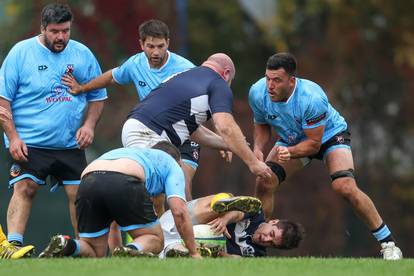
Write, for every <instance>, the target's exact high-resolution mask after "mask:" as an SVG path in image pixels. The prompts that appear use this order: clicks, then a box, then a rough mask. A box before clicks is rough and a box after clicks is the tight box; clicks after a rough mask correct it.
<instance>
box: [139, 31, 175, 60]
mask: <svg viewBox="0 0 414 276" xmlns="http://www.w3.org/2000/svg"><path fill="white" fill-rule="evenodd" d="M139 42H140V44H141V49H142V50H143V51H144V53H145V55H146V56H147V58H148V62H149V64H150V67H151V68H160V67H161V66H163V65H164V64H165V62H166V61H167V50H168V44H169V39H167V40H166V39H165V38H157V37H152V36H148V37H147V38H146V39H145V40H144V41H142V40H140V41H139Z"/></svg>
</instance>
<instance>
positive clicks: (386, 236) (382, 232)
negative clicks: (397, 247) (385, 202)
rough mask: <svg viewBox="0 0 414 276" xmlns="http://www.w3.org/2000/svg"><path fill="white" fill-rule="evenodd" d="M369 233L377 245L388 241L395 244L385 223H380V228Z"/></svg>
mask: <svg viewBox="0 0 414 276" xmlns="http://www.w3.org/2000/svg"><path fill="white" fill-rule="evenodd" d="M371 232H372V235H374V237H375V238H376V239H377V241H378V242H379V243H383V242H390V241H392V242H395V240H394V237H393V236H392V234H391V231H390V229H388V226H387V225H386V224H385V223H382V224H381V225H380V227H378V228H377V229H375V230H372V231H371Z"/></svg>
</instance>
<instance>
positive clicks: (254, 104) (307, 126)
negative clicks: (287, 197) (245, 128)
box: [249, 53, 402, 260]
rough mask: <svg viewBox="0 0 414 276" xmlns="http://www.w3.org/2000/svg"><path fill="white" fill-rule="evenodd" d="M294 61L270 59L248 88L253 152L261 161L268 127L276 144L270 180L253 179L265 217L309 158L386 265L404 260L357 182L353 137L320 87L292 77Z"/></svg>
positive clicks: (290, 58) (287, 56) (278, 57)
mask: <svg viewBox="0 0 414 276" xmlns="http://www.w3.org/2000/svg"><path fill="white" fill-rule="evenodd" d="M295 72H296V59H295V57H294V56H293V55H291V54H289V53H279V54H275V55H273V56H271V57H270V58H269V59H268V61H267V65H266V73H265V77H264V78H262V79H260V80H259V81H258V82H256V83H255V84H253V85H252V87H251V89H250V93H249V104H250V107H251V109H252V110H253V114H254V153H255V155H256V156H257V158H259V159H260V160H264V148H265V145H266V143H267V142H268V141H269V140H270V137H271V128H274V129H275V131H276V133H277V134H278V136H279V137H278V141H277V142H276V144H275V146H274V147H273V148H272V150H271V151H270V153H269V155H268V156H267V158H266V163H267V164H268V166H269V167H270V168H271V169H272V171H273V172H274V174H275V175H274V177H272V178H271V179H259V178H258V179H257V182H256V194H257V197H258V198H259V199H261V201H262V202H263V209H264V211H265V216H266V217H270V216H271V214H272V211H273V203H274V193H275V191H276V190H277V187H278V186H279V185H280V183H282V181H283V180H285V178H286V177H288V176H290V175H292V174H293V173H295V172H296V171H298V170H300V169H302V168H303V167H304V166H306V165H307V164H308V163H309V162H310V161H311V160H312V159H319V160H323V161H324V162H325V164H326V167H327V169H328V171H329V174H330V176H331V179H332V188H333V190H334V191H335V192H336V193H337V194H339V195H341V196H342V197H343V198H345V199H346V200H347V201H348V202H349V203H350V204H351V206H352V208H353V209H354V211H355V212H356V213H357V214H358V216H359V217H361V218H362V220H363V221H364V222H365V224H366V225H367V226H368V228H369V229H370V230H371V231H372V233H373V235H374V237H375V238H376V239H377V240H378V241H379V243H380V245H381V248H382V250H381V253H382V255H383V258H384V259H386V260H397V259H401V258H402V253H401V250H400V249H399V248H398V247H397V246H396V245H395V241H394V238H393V237H392V235H391V232H390V230H389V229H388V227H387V225H386V224H384V222H383V220H382V218H381V217H380V215H379V213H378V211H377V209H376V208H375V206H374V203H373V202H372V200H371V199H370V198H369V197H368V196H367V195H366V194H365V193H364V192H362V191H361V190H360V189H359V188H358V186H357V184H356V181H355V176H354V164H353V157H352V152H351V135H350V133H349V132H348V130H347V124H346V122H345V120H344V118H343V117H342V116H341V115H340V114H339V113H338V112H337V111H336V110H335V109H334V108H333V107H332V106H331V105H330V104H329V102H328V98H327V96H326V94H325V92H324V91H323V90H322V88H321V87H320V86H319V85H318V84H316V83H314V82H312V81H309V80H305V79H300V78H297V77H296V76H295Z"/></svg>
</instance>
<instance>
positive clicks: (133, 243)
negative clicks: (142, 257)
mask: <svg viewBox="0 0 414 276" xmlns="http://www.w3.org/2000/svg"><path fill="white" fill-rule="evenodd" d="M126 247H129V248H131V249H135V250H138V251H142V246H141V245H139V244H138V243H136V242H131V243H128V244H127V245H126Z"/></svg>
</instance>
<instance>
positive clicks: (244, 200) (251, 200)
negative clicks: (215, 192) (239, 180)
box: [211, 196, 262, 214]
mask: <svg viewBox="0 0 414 276" xmlns="http://www.w3.org/2000/svg"><path fill="white" fill-rule="evenodd" d="M261 208H262V202H261V201H260V200H259V199H257V198H255V197H251V196H235V197H229V198H223V199H219V200H217V201H216V202H214V204H212V206H211V209H213V211H214V212H216V213H218V214H221V213H224V212H228V211H241V212H243V213H249V214H254V213H258V212H259V211H260V209H261Z"/></svg>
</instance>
